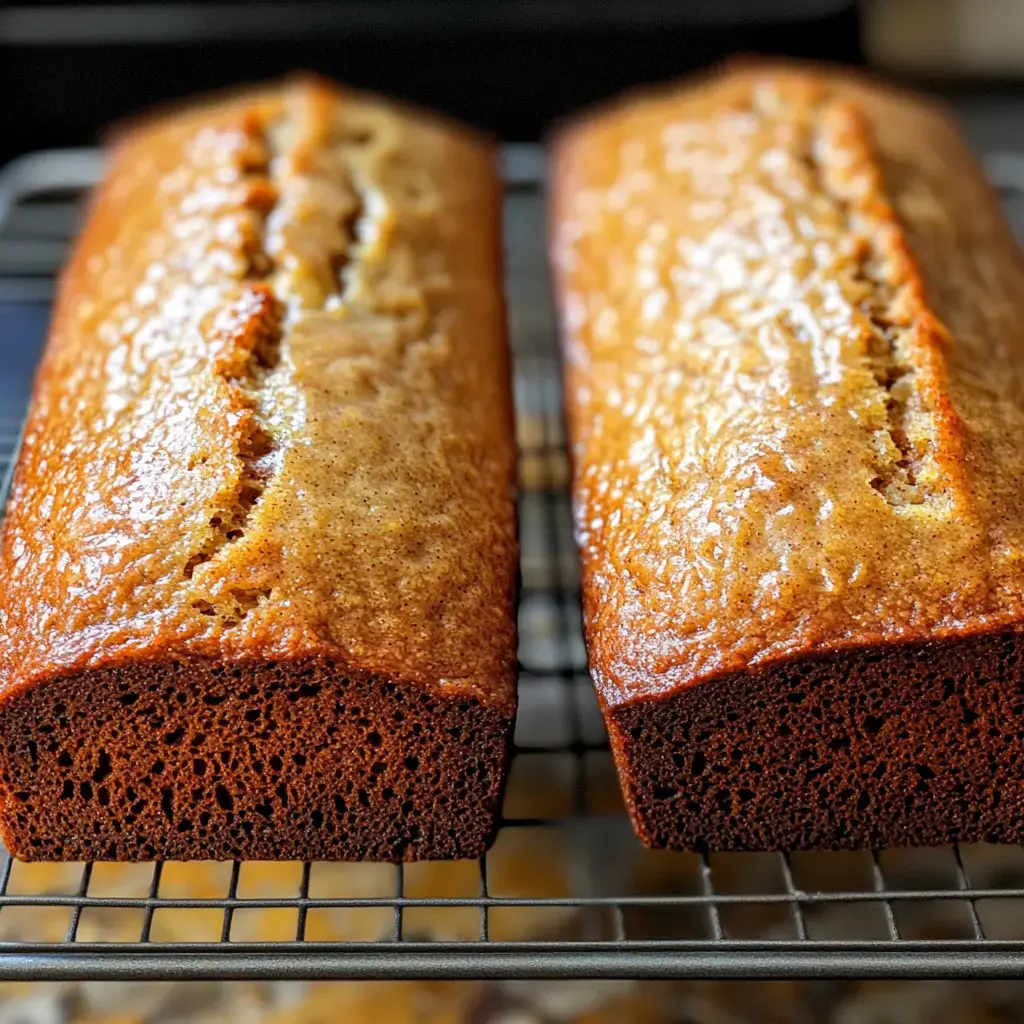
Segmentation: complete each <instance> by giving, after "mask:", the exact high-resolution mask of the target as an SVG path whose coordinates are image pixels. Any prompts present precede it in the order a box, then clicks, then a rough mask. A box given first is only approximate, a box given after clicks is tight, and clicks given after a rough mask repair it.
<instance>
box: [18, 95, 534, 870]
mask: <svg viewBox="0 0 1024 1024" xmlns="http://www.w3.org/2000/svg"><path fill="white" fill-rule="evenodd" d="M499 211H500V191H499V182H498V176H497V169H496V161H495V155H494V151H493V147H492V146H491V145H490V143H489V142H487V141H486V140H483V139H480V138H477V137H476V136H475V135H473V134H472V133H471V132H468V131H466V130H465V129H462V128H458V127H455V126H452V125H449V124H446V123H444V122H442V121H440V120H437V119H434V118H432V117H430V116H427V115H424V114H422V113H419V112H416V111H408V110H405V109H403V108H401V107H398V106H394V105H391V104H388V103H385V102H383V101H379V100H376V99H373V98H370V97H366V96H363V95H360V94H356V93H349V92H345V91H342V90H339V89H337V88H335V87H333V86H331V85H330V84H329V83H325V82H322V81H319V80H314V79H300V80H295V81H293V82H289V83H286V84H285V85H283V86H280V87H276V88H269V89H265V90H258V91H252V92H248V93H242V94H239V95H236V96H234V97H228V98H226V99H218V100H214V101H211V102H210V103H207V104H206V105H200V106H194V107H192V108H189V109H187V110H184V111H182V112H181V113H178V114H172V115H170V116H168V117H164V118H161V119H158V120H156V121H154V122H151V123H143V124H141V125H139V126H136V127H133V128H131V129H129V130H128V131H127V132H126V133H125V134H124V135H123V137H122V138H121V140H120V142H119V143H118V144H117V145H116V147H115V149H114V151H113V153H112V163H111V168H110V171H109V174H108V176H107V179H106V181H105V182H104V184H103V185H102V186H101V188H100V189H99V191H98V194H97V195H96V197H95V199H94V202H93V205H92V210H91V215H90V217H89V219H88V223H87V225H86V227H85V230H84V233H83V236H82V238H81V240H80V242H79V244H78V247H77V249H76V252H75V255H74V257H73V259H72V261H71V263H70V265H69V267H68V268H67V270H66V271H65V273H64V275H63V277H62V280H61V285H60V290H59V299H58V303H57V307H56V311H55V318H54V324H53V328H52V333H51V337H50V340H49V344H48V346H47V350H46V352H45V355H44V359H43V363H42V366H41V369H40V372H39V375H38V378H37V382H36V387H35V392H34V396H33V403H32V409H31V412H30V417H29V421H28V425H27V429H26V436H25V441H24V444H23V447H22V451H21V454H20V457H19V462H18V466H17V471H16V474H15V480H14V485H13V490H12V495H11V499H10V502H9V505H8V516H7V520H6V522H5V525H4V528H3V537H2V547H0V633H2V635H3V637H4V644H3V646H2V648H0V772H2V785H0V832H2V834H3V838H4V840H5V842H6V843H7V845H8V847H9V848H10V849H11V850H12V851H13V852H14V853H15V854H17V855H18V856H23V857H64V856H76V857H77V856H102V857H118V858H138V857H160V858H162V857H170V856H173V857H275V858H279V857H297V858H300V859H309V858H311V857H319V858H330V857H344V858H361V857H373V858H385V859H403V858H404V859H408V858H413V857H425V856H439V857H451V856H470V855H475V854H477V853H479V852H480V851H481V850H482V849H483V848H484V846H485V845H486V842H487V840H488V838H489V837H490V835H491V833H492V832H493V830H494V827H495V821H496V816H497V812H498V805H499V798H500V783H501V779H502V777H503V774H504V770H505V764H506V759H507V748H508V741H509V737H510V732H511V727H512V721H513V718H514V714H515V619H514V589H515V567H516V558H517V551H516V541H515V521H514V515H515V513H514V500H513V499H514V494H513V488H514V457H515V446H514V438H513V428H512V412H511V398H510V374H509V357H508V353H507V345H506V338H505V325H504V309H503V300H502V295H501V267H500V240H499ZM304 680H308V681H304ZM307 691H308V692H307ZM215 697H216V698H217V699H218V703H216V704H213V703H210V701H211V700H212V698H215ZM61 708H63V710H60V709H61ZM48 729H49V731H47V730H48ZM154 765H163V767H162V769H161V770H160V771H157V770H156V769H155V767H154ZM199 765H202V766H203V770H199V768H198V767H197V766H199ZM69 793H72V794H73V795H68V794H69ZM168 794H169V795H168ZM190 794H191V795H190Z"/></svg>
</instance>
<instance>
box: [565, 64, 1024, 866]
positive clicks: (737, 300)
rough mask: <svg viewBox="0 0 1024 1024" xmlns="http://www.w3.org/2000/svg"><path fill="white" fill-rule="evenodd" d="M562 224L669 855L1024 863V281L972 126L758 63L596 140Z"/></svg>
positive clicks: (584, 495)
mask: <svg viewBox="0 0 1024 1024" xmlns="http://www.w3.org/2000/svg"><path fill="white" fill-rule="evenodd" d="M553 203H554V210H553V223H552V249H553V260H554V265H555V273H556V278H557V290H558V296H559V302H560V309H561V319H562V326H563V329H564V337H565V358H566V363H567V381H566V396H567V404H568V415H569V420H570V427H571V436H572V454H573V459H574V501H575V516H576V530H577V535H578V541H579V545H580V548H581V551H582V558H583V562H584V583H583V599H584V606H585V619H586V630H587V639H588V648H589V654H590V661H591V667H592V671H593V676H594V681H595V684H596V686H597V689H598V691H599V694H600V698H601V702H602V705H603V710H604V714H605V718H606V722H607V725H608V729H609V732H610V734H611V741H612V746H613V750H614V754H615V757H616V761H617V764H618V767H619V770H620V774H621V780H622V784H623V788H624V791H625V796H626V801H627V804H628V807H629V809H630V813H631V815H632V818H633V822H634V825H635V828H636V830H637V832H638V833H639V835H640V837H641V838H642V839H643V840H644V841H645V842H646V843H648V844H649V845H651V846H658V847H663V846H668V847H674V848H694V847H696V848H701V847H711V848H720V849H771V848H778V847H791V848H815V847H835V848H842V847H860V846H874V845H883V844H888V845H893V844H932V843H948V842H956V841H966V840H978V839H987V840H992V841H1006V842H1019V841H1020V840H1022V839H1024V680H1022V668H1021V656H1022V650H1024V644H1022V633H1021V630H1022V623H1024V262H1022V257H1021V252H1020V250H1019V248H1018V246H1017V244H1016V242H1015V241H1014V239H1013V237H1012V235H1011V232H1010V228H1009V227H1008V225H1007V224H1006V222H1005V221H1004V218H1003V216H1002V214H1001V211H1000V208H999V203H998V200H997V197H996V195H995V194H994V193H993V191H992V189H991V188H990V187H989V186H988V185H987V183H986V182H985V180H984V179H983V176H982V173H981V171H980V169H979V167H978V165H977V163H976V162H975V161H974V159H972V157H971V155H970V154H969V152H968V150H967V148H966V146H965V145H964V143H963V142H962V141H961V139H960V137H959V135H958V133H957V130H956V128H955V127H954V125H953V124H952V123H951V122H950V120H949V118H948V117H947V115H946V114H945V113H944V112H943V111H942V110H940V109H938V108H936V107H934V106H933V105H932V104H931V103H929V102H927V101H924V100H921V99H917V98H915V97H913V96H908V95H904V94H902V93H899V92H897V91H893V90H890V89H888V88H886V87H884V86H881V85H877V84H873V83H871V82H868V81H866V80H862V79H860V78H859V77H856V76H854V75H852V74H846V73H843V72H838V71H827V70H822V69H813V68H802V67H799V66H797V67H786V66H775V65H771V64H768V65H756V64H755V65H749V66H740V67H736V68H730V69H727V70H725V71H722V72H719V73H717V74H714V75H712V76H710V77H709V78H708V79H706V80H704V81H703V82H700V83H698V84H695V85H693V86H692V87H689V88H681V89H670V90H667V91H664V92H661V93H657V94H653V95H652V94H648V95H646V96H640V97H637V98H633V99H629V100H626V101H623V102H621V103H619V104H618V105H615V106H613V107H611V108H610V109H607V110H605V111H602V112H598V113H596V114H594V115H591V116H590V117H586V118H584V119H582V120H581V121H579V122H578V123H576V124H573V125H570V126H568V128H567V129H566V131H565V132H564V133H563V134H562V136H561V137H560V138H559V139H558V140H557V148H556V154H555V161H554V173H553Z"/></svg>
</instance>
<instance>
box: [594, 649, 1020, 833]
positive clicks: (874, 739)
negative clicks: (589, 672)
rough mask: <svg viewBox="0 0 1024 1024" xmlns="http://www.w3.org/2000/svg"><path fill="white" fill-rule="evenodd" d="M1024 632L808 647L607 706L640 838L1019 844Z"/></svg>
mask: <svg viewBox="0 0 1024 1024" xmlns="http://www.w3.org/2000/svg"><path fill="white" fill-rule="evenodd" d="M1021 658H1022V639H1021V637H1020V636H1019V635H1017V634H1014V633H1003V634H995V635H988V636H982V637H979V638H973V639H967V640H958V641H956V642H950V643H933V644H926V645H908V646H898V647H892V648H890V649H888V650H887V651H883V650H875V651H860V652H852V653H851V652H848V653H845V654H835V655H831V656H829V657H818V658H807V659H804V660H800V661H793V662H788V663H784V664H781V665H776V666H772V667H768V668H765V669H760V670H753V671H750V672H748V673H737V674H733V675H729V676H724V677H722V678H719V679H716V680H712V681H709V682H706V683H702V684H699V685H697V686H695V687H692V688H691V689H689V690H687V691H685V692H683V693H680V694H677V695H676V696H673V697H670V698H668V699H665V700H648V701H641V702H638V703H635V704H633V705H630V706H626V707H622V708H618V709H614V710H612V711H611V712H610V713H609V714H608V716H607V717H608V725H609V728H610V730H611V731H612V734H613V744H614V745H615V747H616V748H617V760H618V764H619V770H620V775H621V778H622V782H623V787H624V790H625V795H626V802H627V806H629V807H630V811H631V814H632V816H633V821H634V825H635V827H636V829H637V832H638V834H639V835H640V838H641V839H642V840H643V841H644V842H645V843H646V844H647V845H649V846H653V847H669V848H673V849H705V848H707V849H714V850H772V849H795V850H799V849H852V848H865V847H882V846H908V845H912V846H927V845H937V844H944V843H955V842H976V841H988V842H999V843H1019V842H1021V841H1024V682H1022V672H1021Z"/></svg>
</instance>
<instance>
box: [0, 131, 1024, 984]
mask: <svg viewBox="0 0 1024 1024" xmlns="http://www.w3.org/2000/svg"><path fill="white" fill-rule="evenodd" d="M506 165H507V175H508V183H509V190H508V199H507V207H506V248H507V268H508V293H509V300H510V315H511V327H512V338H513V346H514V351H515V357H516V377H515V384H516V398H517V405H518V414H519V420H518V422H519V441H520V448H521V482H522V493H521V506H520V515H521V534H522V541H523V558H522V579H523V591H522V604H521V610H520V629H521V635H522V642H521V650H520V660H521V678H520V694H521V705H522V707H521V713H520V718H519V722H518V726H517V731H516V748H515V760H514V763H513V769H512V777H511V781H510V784H509V793H508V796H507V798H506V803H505V810H504V819H503V825H502V830H501V832H500V834H499V837H498V841H497V843H496V845H495V847H494V849H493V850H492V851H491V853H490V854H488V856H487V857H486V858H482V859H481V860H480V861H479V863H478V864H477V865H475V866H474V865H462V867H463V868H467V867H468V868H469V869H470V870H469V871H468V873H467V872H466V871H460V872H457V873H456V874H457V875H458V883H457V884H456V885H454V888H453V887H452V886H450V885H446V883H445V881H444V878H445V877H447V876H445V875H444V873H443V872H442V875H441V876H440V877H439V878H436V879H434V880H433V881H431V882H430V884H428V885H424V884H423V881H422V878H423V876H422V870H423V866H421V865H406V866H404V867H403V866H379V865H378V866H375V867H374V868H373V870H374V872H375V876H374V877H375V879H376V883H375V884H376V886H377V888H376V889H373V888H372V887H371V889H370V890H367V889H366V888H365V887H363V888H361V889H360V890H359V891H358V892H357V893H356V894H353V892H352V891H351V889H350V888H347V887H348V886H349V883H350V881H351V877H352V876H351V874H350V873H346V872H351V871H355V870H356V868H351V869H349V868H339V867H338V866H333V867H332V866H329V865H321V864H312V865H311V864H305V865H293V867H294V868H295V873H294V883H293V884H292V887H291V889H290V890H288V891H287V892H281V893H270V894H267V893H266V892H265V891H261V890H259V889H257V890H255V892H254V891H253V889H252V887H251V886H247V884H246V879H247V877H248V873H249V872H250V871H251V870H253V868H252V865H249V864H238V863H236V864H233V865H224V866H223V868H224V873H223V875H222V876H221V880H222V886H223V887H222V889H221V890H220V891H218V892H211V891H209V887H208V888H207V889H204V890H200V891H189V890H187V889H186V890H184V895H183V894H182V890H181V889H180V888H179V887H176V885H174V884H171V882H170V875H172V874H173V873H174V872H175V871H176V869H178V868H182V867H183V866H182V865H173V864H163V865H162V864H155V865H136V866H133V867H131V868H123V869H121V868H118V869H116V870H123V871H125V872H131V873H132V876H133V877H134V878H135V882H134V883H133V884H134V886H135V888H132V886H131V885H129V886H128V887H127V888H126V887H125V886H123V885H122V886H120V887H119V886H116V885H115V886H114V887H113V888H111V887H110V886H109V885H106V884H101V879H102V877H103V876H105V875H106V874H107V873H108V870H109V869H110V868H111V865H103V864H100V865H92V864H84V865H76V866H70V867H68V868H66V869H61V871H62V875H61V877H62V878H63V880H64V881H63V883H62V885H57V886H54V885H53V884H52V878H51V881H50V882H47V883H45V884H44V882H41V881H39V878H40V876H39V875H38V873H37V872H35V869H36V867H37V866H34V865H25V864H21V863H18V862H14V861H12V860H11V858H9V857H7V856H6V854H4V856H3V859H2V861H0V979H12V978H48V979H72V978H76V979H88V978H125V979H128V978H133V979H137V978H152V979H157V978H175V979H182V978H227V979H231V978H236V979H241V978H265V979H272V978H274V979H283V978H303V979H313V978H354V979H380V978H447V979H452V978H477V977H481V978H482V977H492V978H497V977H502V978H540V977H549V978H551V977H554V978H558V977H577V978H579V977H631V978H670V977H674V978H680V977H690V978H699V977H706V978H710V977H718V978H722V977H736V978H740V977H758V978H766V977H843V976H848V977H850V976H860V977H940V976H957V977H973V978H983V977H985V978H994V977H1013V976H1021V975H1024V851H1021V850H1018V849H1016V848H997V847H983V846H978V847H965V848H963V849H957V848H944V849H939V850H929V851H884V852H880V851H875V852H865V853H863V854H792V855H790V854H787V853H778V854H756V855H755V854H731V855H716V854H710V855H703V856H699V855H696V854H671V853H656V852H651V851H645V850H643V849H642V848H641V847H640V845H639V844H638V843H637V842H636V841H635V840H634V839H633V837H632V834H631V833H630V830H629V826H628V822H627V821H626V818H625V815H624V813H623V812H622V809H621V803H620V802H619V799H618V795H617V788H616V785H615V780H614V773H613V771H612V768H611V760H610V756H609V754H608V750H607V743H606V739H605V736H604V732H603V729H602V727H601V723H600V717H599V715H598V713H597V708H596V703H595V701H594V697H593V693H592V690H591V686H590V683H589V680H588V678H587V675H586V664H585V655H584V649H583V645H582V641H581V638H580V614H579V604H578V596H579V594H578V578H577V567H576V558H575V553H574V550H573V547H572V538H571V527H570V517H569V504H568V497H567V494H566V482H567V462H566V456H565V451H564V437H563V434H562V421H561V409H560V388H559V379H558V363H557V350H556V344H555V339H554V331H553V320H552V312H551V303H550V297H549V294H548V285H547V280H546V271H545V257H544V251H543V237H544V235H543V209H542V205H543V204H542V196H541V189H540V179H541V170H542V161H541V157H540V154H539V152H538V151H537V150H535V149H532V148H530V147H518V148H517V147H512V148H510V149H509V150H508V152H507V161H506ZM989 166H990V170H991V171H992V173H993V176H994V177H995V178H996V180H997V182H998V183H999V184H1000V185H1001V187H1002V190H1003V194H1004V196H1005V198H1006V201H1007V203H1008V204H1009V207H1010V213H1011V216H1013V217H1015V218H1016V217H1017V216H1018V215H1020V214H1024V190H1018V189H1017V188H1016V187H1015V186H1014V184H1013V183H1014V181H1020V182H1024V161H1022V160H1020V159H1019V158H1017V157H1015V156H1014V155H1012V154H996V155H994V156H993V157H992V158H991V160H990V161H989ZM100 171H101V165H100V159H99V157H98V155H97V154H96V153H95V152H93V151H88V150H74V151H71V150H65V151H54V152H47V153H40V154H35V155H32V156H30V157H26V158H23V159H21V160H19V161H17V162H15V163H14V164H11V165H9V166H8V167H7V168H6V169H5V170H3V171H2V172H0V471H2V470H4V469H6V468H8V466H9V464H10V461H11V459H12V456H13V452H14V450H15V448H16V440H17V430H18V424H19V423H20V421H21V417H22V415H23V413H24V408H25V405H26V401H27V389H28V385H29V380H30V377H31V372H32V369H33V366H34V363H35V360H36V358H37V356H38V353H39V349H40V345H41V341H42V337H43V333H44V330H45V322H46V317H47V312H48V304H49V300H50V297H51V292H52V286H53V275H54V273H55V271H56V270H57V268H58V266H59V265H60V263H61V261H62V260H63V258H64V255H65V251H66V248H67V245H68V243H69V240H70V238H71V237H72V235H73V233H74V229H75V225H76V222H77V218H78V212H79V200H80V199H81V196H82V194H83V192H84V191H85V190H86V189H87V188H88V186H89V185H90V184H92V183H93V182H94V181H95V179H96V178H97V176H98V175H99V173H100ZM1018 200H1022V202H1020V203H1019V202H1018ZM513 840H514V842H513ZM360 867H368V866H360ZM428 870H432V869H429V868H428ZM140 871H141V876H140V874H139V872H140ZM34 872H35V873H34ZM325 872H326V873H325ZM548 876H557V877H555V880H554V881H552V880H551V878H549V877H548ZM68 877H70V878H71V879H72V881H71V883H70V884H67V879H68ZM34 879H35V881H33V880H34ZM467 879H468V881H467ZM195 911H204V912H206V913H207V916H209V915H212V916H213V917H214V919H215V920H214V928H213V934H212V935H210V936H208V937H207V938H206V939H204V940H202V941H191V940H189V941H185V940H183V939H182V938H181V936H180V933H175V932H173V931H172V932H170V933H167V932H166V931H162V929H161V921H162V920H163V918H164V916H165V915H168V914H174V913H178V912H195ZM254 911H257V912H262V913H268V912H278V913H281V914H284V915H285V916H286V918H287V919H288V921H290V922H291V923H289V924H288V925H287V927H286V930H285V936H284V938H283V940H282V941H275V942H269V941H255V942H252V941H244V939H245V938H246V937H249V938H251V937H252V936H251V935H247V934H246V933H245V932H244V931H243V932H242V933H239V930H238V929H239V922H240V921H241V920H242V919H243V917H245V915H249V914H251V913H252V912H254ZM367 912H370V913H372V914H374V915H375V917H374V921H375V922H376V923H375V925H374V930H373V933H372V935H371V936H370V937H369V938H367V936H365V935H364V936H360V935H357V934H356V933H355V932H354V931H352V930H351V929H347V926H346V927H342V928H341V931H342V932H343V933H345V934H346V935H347V939H346V938H344V937H343V938H342V939H339V938H337V937H335V939H334V940H333V941H323V940H321V939H318V938H317V936H318V935H319V934H320V933H319V932H318V931H317V930H316V929H315V928H314V927H313V922H314V920H315V918H316V917H317V915H322V914H332V915H335V917H334V920H335V921H337V920H339V918H338V915H342V919H343V920H344V921H348V920H349V919H350V918H354V917H356V916H358V915H359V914H362V913H367ZM54 913H61V914H64V915H66V923H62V926H61V928H60V929H58V933H57V934H56V935H51V936H48V938H50V939H52V940H54V941H50V942H42V941H38V940H33V939H31V937H29V938H25V936H23V935H22V933H21V932H19V931H18V929H16V928H12V927H10V923H11V921H12V920H13V918H14V916H15V915H18V914H22V915H24V914H28V915H30V919H32V918H39V919H42V917H43V916H44V915H52V914H54ZM99 913H117V914H121V915H122V916H123V915H129V916H130V915H131V914H134V915H135V920H136V921H137V928H136V930H135V931H134V932H131V933H130V934H127V935H126V934H124V930H123V929H121V928H119V929H118V931H117V933H116V934H115V935H107V936H106V937H107V938H108V939H111V941H97V939H96V936H97V934H100V935H101V936H102V932H100V933H97V932H96V930H95V929H90V928H88V927H87V924H86V922H87V921H89V920H91V918H92V916H93V915H95V914H99ZM445 914H448V915H456V916H457V918H458V922H457V925H456V926H455V927H447V926H445V925H443V923H439V922H440V919H441V918H442V917H443V915H445ZM530 914H534V915H536V917H537V921H536V923H535V924H534V925H532V926H528V925H525V924H524V923H523V920H524V917H525V916H529V915H530ZM289 915H290V917H289ZM509 915H512V919H513V920H512V924H511V925H509ZM240 934H241V938H242V941H240ZM12 936H13V937H17V938H21V939H23V941H12ZM168 936H169V940H168ZM370 939H372V941H370Z"/></svg>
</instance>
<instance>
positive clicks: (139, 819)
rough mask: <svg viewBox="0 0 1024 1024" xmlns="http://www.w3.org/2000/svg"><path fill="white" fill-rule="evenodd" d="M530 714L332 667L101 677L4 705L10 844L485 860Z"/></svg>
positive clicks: (43, 848) (103, 852)
mask: <svg viewBox="0 0 1024 1024" xmlns="http://www.w3.org/2000/svg"><path fill="white" fill-rule="evenodd" d="M514 712H515V708H514V706H513V707H508V708H502V709H498V710H496V709H494V708H489V707H485V706H483V705H481V704H480V703H479V702H477V701H476V700H471V699H447V698H445V697H439V696H437V695H436V694H434V693H430V692H427V691H426V690H425V689H424V688H423V687H420V686H415V685H412V684H407V683H406V684H399V683H394V682H390V681H388V680H382V679H380V678H377V677H373V676H365V675H360V674H358V673H349V672H346V671H344V670H343V669H342V668H340V667H339V666H338V665H336V664H334V663H331V662H325V661H305V662H297V663H278V664H273V663H260V664H250V665H234V666H230V667H220V666H217V665H215V664H210V663H204V662H190V663H185V664H176V663H169V664H156V665H152V666H145V667H139V666H133V667H131V668H126V669H111V670H97V671H91V672H86V673H83V674H81V675H78V676H76V677H72V678H69V679H64V680H59V681H55V682H50V683H44V684H40V685H37V686H34V687H31V688H29V689H27V690H25V691H24V692H22V693H20V694H18V695H16V696H14V697H12V698H11V699H10V700H8V701H6V702H5V703H4V705H3V707H2V709H0V744H2V752H0V800H2V831H3V838H4V841H5V843H6V844H7V846H8V848H9V849H10V851H11V852H12V853H13V854H14V855H15V856H16V857H19V858H22V859H25V860H152V859H157V860H165V859H166V860H172V859H173V860H198V859H202V860H208V859H213V860H227V859H235V858H238V859H269V860H382V861H409V860H419V859H427V858H445V859H447V858H457V857H475V856H479V855H480V854H481V853H483V852H484V850H485V849H486V848H487V846H488V845H489V843H490V842H491V840H492V839H493V837H494V833H495V830H496V826H497V820H498V813H499V810H500V803H501V795H502V786H503V781H504V776H505V769H506V765H507V760H508V754H509V744H510V737H511V729H512V721H513V717H514Z"/></svg>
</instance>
